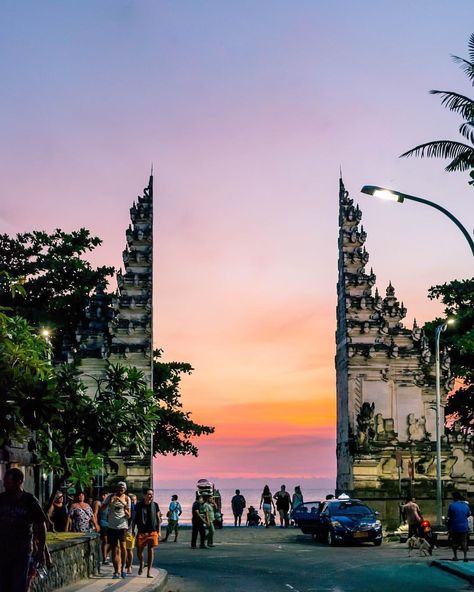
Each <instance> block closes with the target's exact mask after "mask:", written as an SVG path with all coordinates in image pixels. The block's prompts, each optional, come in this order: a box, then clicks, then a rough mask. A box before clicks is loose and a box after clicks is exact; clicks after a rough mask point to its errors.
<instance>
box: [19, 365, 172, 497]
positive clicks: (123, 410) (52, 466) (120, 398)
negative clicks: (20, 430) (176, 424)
mask: <svg viewBox="0 0 474 592" xmlns="http://www.w3.org/2000/svg"><path fill="white" fill-rule="evenodd" d="M49 387H50V391H51V393H52V394H54V397H55V401H56V408H55V410H54V411H53V412H52V413H51V415H50V416H49V417H48V419H47V422H46V423H44V422H43V423H40V422H32V423H31V424H30V426H29V427H30V428H31V429H32V430H34V431H35V433H36V434H37V439H38V454H39V455H40V459H41V461H42V463H43V464H44V465H45V466H47V467H48V468H49V470H52V471H54V472H55V474H56V475H57V478H58V481H60V480H68V479H71V478H72V480H75V481H76V482H80V483H81V484H84V483H85V482H86V481H87V479H89V485H90V480H91V478H92V476H93V475H94V474H95V473H96V472H97V469H98V468H100V466H101V463H102V459H105V460H106V461H107V460H108V459H109V454H110V451H111V449H115V450H118V451H119V452H121V453H125V454H126V455H131V456H134V455H137V456H143V455H144V454H145V453H146V452H147V451H148V449H149V442H150V436H151V432H152V430H153V428H154V426H155V424H156V422H157V421H158V419H159V414H160V407H159V405H158V403H157V402H156V400H155V398H154V396H153V392H152V391H151V390H150V389H148V388H147V385H146V381H145V378H144V375H143V372H142V371H140V370H137V369H136V368H126V367H124V366H119V365H113V364H110V365H109V367H108V368H107V370H106V372H105V375H104V377H103V378H101V379H100V380H97V388H96V391H95V393H93V394H92V395H90V394H89V395H88V394H86V388H85V386H84V385H83V383H82V382H81V380H80V372H79V371H78V370H77V369H76V368H75V367H74V366H73V365H68V364H63V365H61V366H59V367H58V368H57V369H56V372H55V376H54V378H53V380H52V381H51V382H50V385H49ZM50 442H51V444H52V450H51V451H50V450H49V448H50V444H49V443H50Z"/></svg>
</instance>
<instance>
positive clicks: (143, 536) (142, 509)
mask: <svg viewBox="0 0 474 592" xmlns="http://www.w3.org/2000/svg"><path fill="white" fill-rule="evenodd" d="M143 493H144V495H143V499H142V501H141V502H138V504H137V507H136V509H135V520H134V523H133V525H132V532H135V528H136V529H137V556H138V561H139V563H140V566H139V568H138V575H139V576H141V575H142V573H143V551H144V549H145V547H146V548H147V573H146V577H147V578H152V577H153V576H152V575H151V573H150V570H151V566H152V565H153V554H154V549H155V547H158V542H159V538H160V535H159V533H160V525H161V513H160V506H159V505H158V504H157V503H156V502H155V501H153V489H145V490H144V492H143Z"/></svg>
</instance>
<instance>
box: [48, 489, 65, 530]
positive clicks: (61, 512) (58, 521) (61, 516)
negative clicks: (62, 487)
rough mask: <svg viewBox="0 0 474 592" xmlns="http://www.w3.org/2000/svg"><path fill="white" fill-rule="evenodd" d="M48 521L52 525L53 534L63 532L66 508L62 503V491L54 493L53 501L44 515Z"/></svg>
mask: <svg viewBox="0 0 474 592" xmlns="http://www.w3.org/2000/svg"><path fill="white" fill-rule="evenodd" d="M46 516H47V517H48V519H49V521H50V522H51V524H52V525H53V531H54V532H65V531H66V527H67V517H68V512H67V507H66V504H65V503H64V494H63V493H62V491H56V493H55V494H54V499H53V501H52V503H51V505H50V507H49V509H48V511H47V513H46Z"/></svg>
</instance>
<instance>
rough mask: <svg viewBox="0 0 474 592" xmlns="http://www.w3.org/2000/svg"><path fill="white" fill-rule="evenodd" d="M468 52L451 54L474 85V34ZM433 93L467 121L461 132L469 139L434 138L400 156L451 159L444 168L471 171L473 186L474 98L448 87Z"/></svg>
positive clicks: (462, 125)
mask: <svg viewBox="0 0 474 592" xmlns="http://www.w3.org/2000/svg"><path fill="white" fill-rule="evenodd" d="M468 52H469V58H470V59H469V60H466V59H464V58H461V57H458V56H452V58H453V60H454V62H456V63H457V64H459V65H460V67H461V69H462V70H463V71H464V73H465V74H466V75H467V77H468V79H469V80H470V81H471V84H472V85H473V86H474V33H473V34H472V35H471V36H470V38H469V43H468ZM430 93H431V94H433V95H439V96H440V97H441V104H442V105H443V106H444V107H446V108H448V109H449V110H450V111H453V112H454V113H457V114H458V115H460V116H461V117H462V118H463V120H464V121H463V123H462V124H461V126H460V127H459V133H460V134H461V135H462V136H463V137H464V138H465V140H467V143H466V142H458V141H454V140H435V141H432V142H426V143H424V144H420V145H419V146H415V148H412V149H411V150H408V151H407V152H404V153H403V154H401V157H406V156H419V157H421V158H423V157H425V156H426V157H427V158H445V159H446V158H449V159H451V162H449V164H448V165H447V167H446V169H445V170H446V171H448V172H452V171H470V177H471V179H472V180H471V181H469V185H474V101H473V100H472V99H471V98H469V97H467V96H465V95H461V94H459V93H456V92H451V91H446V90H431V91H430Z"/></svg>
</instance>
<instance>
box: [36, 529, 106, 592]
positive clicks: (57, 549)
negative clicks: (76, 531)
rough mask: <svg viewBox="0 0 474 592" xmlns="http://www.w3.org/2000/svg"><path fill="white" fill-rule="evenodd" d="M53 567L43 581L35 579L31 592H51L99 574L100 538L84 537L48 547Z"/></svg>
mask: <svg viewBox="0 0 474 592" xmlns="http://www.w3.org/2000/svg"><path fill="white" fill-rule="evenodd" d="M49 551H50V553H51V557H52V560H53V563H54V566H53V567H52V568H51V569H50V570H48V575H47V576H46V577H45V578H44V579H40V578H35V579H34V580H33V582H32V585H31V588H30V590H31V592H51V590H55V589H56V588H60V587H61V586H66V585H68V584H71V583H72V582H75V581H77V580H81V579H84V578H88V577H90V576H92V575H94V574H97V573H99V572H100V538H99V536H98V535H95V534H91V535H84V536H78V537H77V538H73V539H69V540H67V541H62V542H60V543H54V544H52V545H49Z"/></svg>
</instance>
